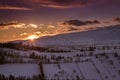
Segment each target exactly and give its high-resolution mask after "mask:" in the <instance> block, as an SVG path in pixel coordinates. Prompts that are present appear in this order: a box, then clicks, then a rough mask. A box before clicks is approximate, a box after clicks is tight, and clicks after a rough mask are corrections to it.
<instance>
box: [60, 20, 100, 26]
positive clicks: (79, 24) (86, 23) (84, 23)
mask: <svg viewBox="0 0 120 80" xmlns="http://www.w3.org/2000/svg"><path fill="white" fill-rule="evenodd" d="M98 23H100V22H99V21H98V20H94V21H80V20H68V21H65V22H63V23H61V24H60V25H65V26H66V25H68V26H69V25H73V26H83V25H89V24H98Z"/></svg>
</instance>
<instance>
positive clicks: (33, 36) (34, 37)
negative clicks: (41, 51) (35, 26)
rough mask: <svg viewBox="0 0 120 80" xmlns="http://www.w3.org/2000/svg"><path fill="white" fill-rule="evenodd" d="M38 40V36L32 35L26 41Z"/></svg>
mask: <svg viewBox="0 0 120 80" xmlns="http://www.w3.org/2000/svg"><path fill="white" fill-rule="evenodd" d="M37 38H38V36H36V35H31V36H29V37H27V38H26V39H29V40H34V39H37Z"/></svg>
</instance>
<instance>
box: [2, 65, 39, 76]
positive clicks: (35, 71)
mask: <svg viewBox="0 0 120 80" xmlns="http://www.w3.org/2000/svg"><path fill="white" fill-rule="evenodd" d="M0 74H4V75H5V76H9V75H13V76H15V77H19V76H26V77H33V75H39V74H40V70H39V66H38V65H37V64H4V65H0Z"/></svg>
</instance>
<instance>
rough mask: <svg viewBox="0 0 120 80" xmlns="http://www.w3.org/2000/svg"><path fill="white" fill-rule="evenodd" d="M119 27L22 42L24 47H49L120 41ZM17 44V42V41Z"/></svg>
mask: <svg viewBox="0 0 120 80" xmlns="http://www.w3.org/2000/svg"><path fill="white" fill-rule="evenodd" d="M119 36H120V25H116V26H109V27H104V28H97V29H94V30H88V31H83V32H74V33H66V34H59V35H55V36H46V37H40V38H38V39H36V40H35V41H34V42H32V41H30V40H25V41H22V42H23V44H24V45H35V46H50V45H80V44H86V43H95V42H109V41H119V40H120V37H119ZM18 42H19V41H18Z"/></svg>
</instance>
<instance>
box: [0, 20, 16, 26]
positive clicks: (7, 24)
mask: <svg viewBox="0 0 120 80" xmlns="http://www.w3.org/2000/svg"><path fill="white" fill-rule="evenodd" d="M17 24H18V22H16V21H15V22H14V21H13V22H9V23H0V27H1V26H10V25H17Z"/></svg>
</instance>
